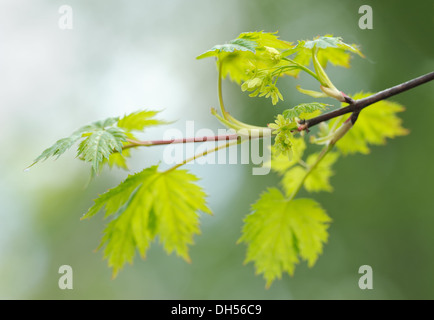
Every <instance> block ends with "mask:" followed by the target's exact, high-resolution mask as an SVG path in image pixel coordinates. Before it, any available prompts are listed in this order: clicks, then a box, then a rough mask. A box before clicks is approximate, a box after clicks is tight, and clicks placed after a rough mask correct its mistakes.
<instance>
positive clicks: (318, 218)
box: [239, 188, 331, 287]
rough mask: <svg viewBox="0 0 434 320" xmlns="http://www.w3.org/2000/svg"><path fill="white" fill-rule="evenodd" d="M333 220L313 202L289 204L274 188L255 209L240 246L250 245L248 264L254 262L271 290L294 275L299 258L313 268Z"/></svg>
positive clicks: (302, 200)
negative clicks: (287, 274) (272, 285)
mask: <svg viewBox="0 0 434 320" xmlns="http://www.w3.org/2000/svg"><path fill="white" fill-rule="evenodd" d="M330 221H331V219H330V218H329V217H328V216H327V214H326V213H325V211H324V210H323V209H322V208H321V207H320V205H319V204H318V203H316V202H315V201H314V200H311V199H296V200H291V201H290V200H287V199H286V198H285V197H284V196H283V195H282V193H281V192H280V191H279V190H278V189H276V188H270V189H268V190H267V192H265V193H263V194H262V195H261V197H260V198H259V200H258V201H257V202H256V203H255V204H253V205H252V213H251V214H249V215H248V216H247V217H246V218H245V220H244V223H245V224H244V227H243V231H242V232H243V234H242V236H241V238H240V239H239V242H243V243H245V244H247V255H246V259H245V263H248V262H253V263H254V265H255V268H256V272H257V273H262V274H263V275H264V279H265V280H266V286H267V287H269V286H270V285H271V284H272V282H273V281H274V280H275V279H277V278H279V279H280V278H281V276H282V273H284V272H287V273H289V274H290V275H292V274H293V273H294V269H295V265H296V264H297V263H298V262H299V258H301V259H303V260H305V261H307V263H308V266H309V267H312V266H313V265H314V264H315V262H316V260H317V258H318V256H319V255H320V254H321V253H322V246H323V243H325V242H327V238H328V233H327V228H328V224H329V222H330Z"/></svg>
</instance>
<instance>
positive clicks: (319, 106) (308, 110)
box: [282, 102, 330, 120]
mask: <svg viewBox="0 0 434 320" xmlns="http://www.w3.org/2000/svg"><path fill="white" fill-rule="evenodd" d="M328 106H330V105H329V104H325V103H319V102H311V103H302V104H299V105H297V106H295V107H294V108H291V109H287V110H285V111H283V112H282V115H283V116H284V117H285V118H286V119H291V120H294V118H300V119H310V118H312V117H316V116H318V115H319V114H320V113H321V111H323V110H325V109H326V108H327V107H328Z"/></svg>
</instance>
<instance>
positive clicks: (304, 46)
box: [289, 35, 364, 68]
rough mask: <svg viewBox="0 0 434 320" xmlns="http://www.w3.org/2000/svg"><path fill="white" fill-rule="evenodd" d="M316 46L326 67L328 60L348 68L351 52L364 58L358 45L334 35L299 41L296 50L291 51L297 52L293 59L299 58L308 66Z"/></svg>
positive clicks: (300, 61)
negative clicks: (348, 42)
mask: <svg viewBox="0 0 434 320" xmlns="http://www.w3.org/2000/svg"><path fill="white" fill-rule="evenodd" d="M314 47H315V48H318V49H319V52H318V61H319V62H320V64H321V65H322V66H323V67H326V65H327V62H330V63H332V64H333V65H335V66H341V67H346V68H348V67H349V66H350V58H351V57H350V52H352V53H355V54H357V55H359V56H360V57H362V58H364V55H363V54H362V52H361V51H360V50H359V49H358V47H357V46H356V45H354V44H352V45H349V44H347V43H345V42H343V40H342V38H340V37H333V36H332V35H325V36H322V37H317V38H315V39H313V40H309V41H299V42H298V44H297V46H296V47H295V48H294V50H292V51H291V52H289V53H290V54H294V53H295V54H296V55H295V57H294V58H293V60H296V61H297V60H298V62H299V63H301V64H302V65H304V66H307V65H309V62H310V60H311V59H312V49H313V48H314Z"/></svg>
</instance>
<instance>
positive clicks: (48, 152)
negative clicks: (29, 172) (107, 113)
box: [31, 118, 117, 166]
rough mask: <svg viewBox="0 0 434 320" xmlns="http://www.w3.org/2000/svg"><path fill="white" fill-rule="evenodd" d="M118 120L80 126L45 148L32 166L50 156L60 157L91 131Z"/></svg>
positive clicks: (112, 119) (111, 119)
mask: <svg viewBox="0 0 434 320" xmlns="http://www.w3.org/2000/svg"><path fill="white" fill-rule="evenodd" d="M116 121H117V118H108V119H105V120H101V121H96V122H93V123H92V124H90V125H86V126H83V127H81V128H79V129H78V130H76V131H74V132H73V133H72V134H71V135H70V136H69V137H67V138H63V139H60V140H57V141H56V142H55V143H54V144H53V145H52V146H51V147H49V148H47V149H45V150H44V151H43V152H42V153H41V155H39V156H38V157H37V158H36V159H35V160H34V161H33V164H32V165H31V166H33V165H34V164H36V163H37V162H39V161H44V160H46V159H48V158H50V157H54V156H57V158H59V156H61V155H62V154H63V153H65V151H66V150H68V149H69V148H71V147H72V146H73V145H74V143H76V142H77V141H78V140H80V139H81V138H82V137H83V136H85V135H87V134H89V133H91V132H92V131H95V130H99V129H103V128H104V126H109V125H112V124H113V123H115V122H116ZM57 158H56V159H57Z"/></svg>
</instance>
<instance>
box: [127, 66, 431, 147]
mask: <svg viewBox="0 0 434 320" xmlns="http://www.w3.org/2000/svg"><path fill="white" fill-rule="evenodd" d="M432 80H434V71H433V72H430V73H427V74H425V75H423V76H420V77H417V78H415V79H412V80H409V81H407V82H404V83H401V84H398V85H396V86H394V87H391V88H388V89H385V90H383V91H380V92H378V93H375V94H373V95H371V96H369V97H366V98H363V99H360V100H353V99H351V98H350V97H346V100H347V102H348V103H349V105H348V106H346V107H343V108H340V109H337V110H333V111H330V112H328V113H324V114H322V115H320V116H318V117H315V118H312V119H309V120H301V121H300V126H299V128H298V131H303V130H306V131H308V129H309V128H311V127H313V126H316V125H317V124H319V123H321V122H324V121H328V120H330V119H333V118H336V117H339V116H341V115H344V114H347V113H353V114H352V116H351V122H352V124H354V123H355V122H356V120H357V117H358V115H359V113H360V111H361V110H363V109H364V108H366V107H368V106H370V105H371V104H374V103H375V102H378V101H381V100H384V99H387V98H389V97H392V96H394V95H397V94H399V93H402V92H404V91H407V90H410V89H412V88H414V87H417V86H420V85H421V84H424V83H427V82H429V81H432ZM238 136H239V135H238V134H236V133H234V134H225V135H217V136H208V137H193V138H181V139H171V140H145V141H137V140H132V139H127V141H128V142H129V144H126V145H124V146H123V147H122V149H129V148H134V147H139V146H144V147H149V146H156V145H166V144H172V143H191V142H206V141H222V140H236V139H237V138H238ZM259 138H261V137H259Z"/></svg>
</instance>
